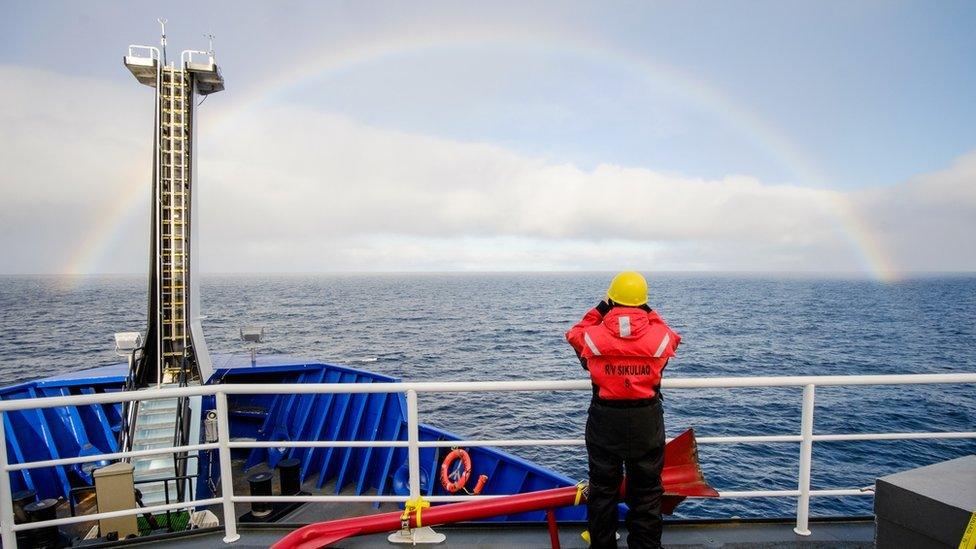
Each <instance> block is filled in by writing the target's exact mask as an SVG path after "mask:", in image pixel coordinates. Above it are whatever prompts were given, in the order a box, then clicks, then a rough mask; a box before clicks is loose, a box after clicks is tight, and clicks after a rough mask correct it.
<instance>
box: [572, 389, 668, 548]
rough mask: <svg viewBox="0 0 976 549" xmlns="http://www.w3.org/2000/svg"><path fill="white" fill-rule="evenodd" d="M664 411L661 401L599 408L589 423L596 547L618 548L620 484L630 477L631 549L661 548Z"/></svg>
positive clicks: (591, 523)
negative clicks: (637, 406)
mask: <svg viewBox="0 0 976 549" xmlns="http://www.w3.org/2000/svg"><path fill="white" fill-rule="evenodd" d="M664 443H665V438H664V411H663V409H662V407H661V403H660V401H655V403H654V404H651V405H649V406H644V407H640V408H612V407H608V406H603V405H601V404H599V403H596V402H593V403H591V404H590V410H589V417H588V418H587V420H586V451H587V454H588V457H589V466H590V486H589V493H588V495H587V501H586V510H587V520H588V527H589V531H590V547H593V548H594V549H604V548H608V547H617V540H616V537H615V536H616V531H617V522H618V516H619V511H618V508H617V505H618V503H619V502H620V497H619V491H620V483H621V481H622V480H623V475H624V470H625V469H626V473H627V496H626V498H625V499H624V503H626V504H627V507H628V511H627V516H626V519H625V522H626V525H627V532H628V536H627V547H629V548H630V549H637V548H640V549H644V548H657V547H661V530H662V527H663V522H662V520H661V496H662V495H663V494H664V488H663V486H662V485H661V469H662V468H663V467H664Z"/></svg>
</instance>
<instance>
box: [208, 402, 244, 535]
mask: <svg viewBox="0 0 976 549" xmlns="http://www.w3.org/2000/svg"><path fill="white" fill-rule="evenodd" d="M214 399H215V400H216V401H217V444H218V445H219V447H218V448H217V455H218V456H220V492H221V494H220V497H221V499H223V502H222V504H223V506H224V543H233V542H235V541H237V540H239V539H241V536H240V534H238V533H237V512H236V511H235V510H234V499H233V498H234V474H233V470H232V469H231V467H232V465H231V460H230V448H229V447H228V446H227V444H228V443H229V442H230V422H229V421H228V420H227V394H226V393H224V392H221V391H218V392H216V393H214Z"/></svg>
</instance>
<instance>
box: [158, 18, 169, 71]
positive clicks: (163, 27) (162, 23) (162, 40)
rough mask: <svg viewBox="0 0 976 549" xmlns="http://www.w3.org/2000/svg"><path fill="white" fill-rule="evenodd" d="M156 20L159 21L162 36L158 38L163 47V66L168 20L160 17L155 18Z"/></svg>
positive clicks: (164, 64) (164, 63)
mask: <svg viewBox="0 0 976 549" xmlns="http://www.w3.org/2000/svg"><path fill="white" fill-rule="evenodd" d="M156 21H159V28H160V34H162V38H160V40H159V43H160V45H162V47H163V66H164V67H165V66H166V21H168V20H167V19H164V18H162V17H160V18H159V19H156Z"/></svg>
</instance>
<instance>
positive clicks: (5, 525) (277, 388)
mask: <svg viewBox="0 0 976 549" xmlns="http://www.w3.org/2000/svg"><path fill="white" fill-rule="evenodd" d="M971 383H976V373H963V374H909V375H854V376H783V377H721V378H675V379H666V380H664V382H663V383H662V385H663V387H664V388H667V389H701V388H733V387H803V400H802V411H801V420H800V433H799V434H797V435H794V434H777V435H744V436H711V437H709V436H702V437H699V438H698V442H699V443H702V444H742V443H746V444H756V443H759V444H765V443H784V442H789V443H793V442H799V443H800V467H799V472H798V475H797V489H796V490H740V491H736V490H728V491H721V492H720V495H721V497H725V498H755V497H796V498H798V502H797V521H796V528H795V531H796V532H797V534H801V535H809V528H808V526H809V524H808V521H809V499H810V497H815V496H865V495H872V493H871V492H870V491H866V490H864V489H827V490H812V489H810V463H811V454H812V451H813V443H814V442H834V441H861V440H911V439H949V438H976V431H956V432H912V433H837V434H814V433H813V410H814V403H815V387H816V386H842V385H924V384H971ZM590 387H591V385H590V381H589V380H558V381H480V382H453V381H451V382H402V383H362V384H357V383H286V384H271V385H251V384H226V385H202V386H195V387H176V388H168V389H147V390H140V391H129V392H115V393H100V394H86V395H70V396H60V397H44V398H35V399H17V400H7V401H0V412H8V411H17V410H29V409H38V408H52V407H59V406H86V405H91V404H113V403H118V402H131V401H135V400H140V401H141V400H152V399H157V398H174V397H182V396H200V395H206V396H213V397H215V401H216V407H217V422H218V429H217V436H218V441H217V442H215V443H208V444H193V445H186V446H179V447H170V448H156V449H152V450H138V451H128V452H112V453H106V454H99V455H92V456H80V457H73V458H62V459H51V460H41V461H34V462H26V463H15V464H9V463H8V457H7V452H6V433H5V432H4V422H3V421H0V448H2V449H3V451H2V452H0V540H2V542H3V546H4V547H11V548H14V547H16V546H17V545H16V537H15V532H19V531H22V530H30V529H34V528H43V527H46V526H59V525H64V524H74V523H78V522H88V521H93V520H98V519H99V518H111V517H117V516H127V515H134V514H140V513H144V512H146V511H154V510H158V511H162V510H165V509H179V508H188V507H194V506H202V505H214V504H217V503H220V504H222V506H223V515H224V541H225V542H227V543H231V542H233V541H236V540H237V539H239V538H240V536H239V535H238V533H237V517H236V516H235V511H234V504H235V503H248V502H366V501H368V502H400V503H402V502H404V501H407V499H408V498H407V497H405V496H237V495H235V494H234V488H233V483H232V482H224V481H223V475H224V473H225V472H227V471H231V456H230V451H231V450H232V449H235V448H271V447H274V448H335V447H355V448H361V447H381V448H383V447H385V448H404V447H405V448H407V449H408V468H409V473H410V474H409V486H410V498H411V499H413V498H417V497H419V496H420V474H419V454H418V452H419V449H420V448H434V447H449V446H528V445H532V446H541V445H545V446H579V445H582V444H584V441H583V440H582V439H524V440H523V439H497V440H461V441H420V440H419V436H418V435H419V432H418V429H419V424H420V420H419V414H418V412H417V395H418V393H439V392H509V391H566V390H590ZM318 393H346V394H351V393H405V394H406V397H407V424H408V425H407V428H408V431H407V432H408V440H406V441H399V440H397V441H392V440H377V441H349V440H347V441H270V442H267V441H233V442H231V441H230V439H229V430H230V428H229V421H228V417H227V416H228V414H227V408H228V406H227V395H240V394H250V395H254V394H318ZM212 449H216V450H217V452H218V460H219V462H220V472H221V483H220V484H221V495H220V497H219V498H218V497H214V498H210V499H205V500H191V501H186V502H182V503H174V504H169V505H165V506H156V507H152V508H146V509H132V510H125V511H113V512H108V513H96V514H93V515H82V516H78V517H70V518H64V519H56V520H49V521H42V522H32V523H27V524H18V525H14V524H13V505H12V501H11V493H10V476H9V475H10V473H11V472H12V471H20V470H26V469H36V468H39V467H52V466H58V465H71V464H78V463H87V462H95V461H102V460H109V459H119V458H123V457H137V456H147V455H156V454H169V453H173V452H181V451H198V450H212ZM486 497H497V496H432V497H429V498H427V499H429V500H430V501H433V502H446V501H468V500H472V499H478V498H486ZM164 508H165V509H164Z"/></svg>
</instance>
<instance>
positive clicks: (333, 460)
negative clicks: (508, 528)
mask: <svg viewBox="0 0 976 549" xmlns="http://www.w3.org/2000/svg"><path fill="white" fill-rule="evenodd" d="M214 359H215V360H214V367H215V371H214V374H213V376H212V378H211V379H210V380H209V383H235V384H261V385H268V384H282V383H396V382H399V380H398V379H396V378H393V377H389V376H385V375H381V374H377V373H373V372H368V371H364V370H357V369H353V368H347V367H344V366H337V365H333V364H325V363H322V362H315V361H301V360H296V359H292V358H285V357H272V358H263V359H262V360H260V361H259V362H258V364H257V365H253V366H252V365H251V363H250V361H249V359H248V358H245V357H233V356H221V357H214ZM125 374H126V366H125V365H124V364H120V365H113V366H107V367H102V368H95V369H91V370H85V371H81V372H75V373H72V374H66V375H63V376H58V377H56V378H49V379H44V380H39V381H33V382H28V383H22V384H18V385H14V386H10V387H5V388H2V389H0V399H3V400H9V399H23V398H38V397H50V396H65V395H76V394H92V393H103V392H113V391H120V390H121V389H122V387H123V384H124V382H125ZM228 405H229V410H228V411H229V420H230V436H231V439H237V440H255V441H277V440H281V441H296V440H322V441H336V440H360V441H377V440H398V441H406V440H407V407H406V397H405V395H404V394H403V393H356V394H349V393H344V394H277V395H275V394H262V395H230V396H229V397H228ZM212 408H214V402H213V397H205V398H204V402H203V409H204V410H205V411H206V410H209V409H212ZM121 413H122V407H121V405H119V404H97V405H86V406H78V407H57V408H48V409H43V410H24V411H13V412H8V413H7V414H5V416H4V421H5V428H6V432H7V449H8V453H9V454H8V455H9V456H10V460H11V462H12V463H22V462H25V461H37V460H47V459H57V458H69V457H76V456H83V455H96V454H100V453H110V452H116V451H118V444H117V435H118V431H119V429H120V428H121V425H122V416H121ZM201 432H203V429H201ZM420 440H421V441H449V440H461V439H460V437H458V436H457V435H456V434H453V433H450V432H447V431H444V430H441V429H437V428H435V427H432V426H429V425H421V426H420ZM193 442H197V441H191V443H193ZM445 450H446V449H444V448H421V450H420V463H421V478H422V480H421V490H422V492H423V493H424V494H425V495H427V496H430V495H449V494H448V493H447V492H446V491H445V490H444V488H443V487H442V486H441V484H440V482H439V480H438V472H439V468H440V464H441V462H442V461H443V459H444V457H445V456H446V454H447V451H445ZM468 452H469V453H470V455H471V459H472V463H473V470H472V476H471V478H472V480H474V479H477V478H478V476H479V475H482V474H484V475H487V476H488V481H487V483H486V485H485V487H484V491H483V492H482V493H484V494H513V493H522V492H529V491H534V490H543V489H547V488H556V487H561V486H569V485H572V484H574V481H573V480H572V479H570V478H568V477H565V476H562V475H559V474H557V473H555V472H552V471H549V470H547V469H545V468H543V467H540V466H538V465H535V464H533V463H531V462H528V461H526V460H523V459H520V458H518V457H516V456H513V455H511V454H508V453H505V452H502V451H499V450H496V449H494V448H481V447H478V448H468ZM234 457H235V459H240V460H243V463H244V471H247V470H249V469H251V468H253V467H255V466H257V465H259V464H266V465H267V466H268V467H269V468H274V467H275V465H276V464H277V463H278V462H279V461H280V460H282V459H285V458H297V459H298V460H299V461H300V462H301V469H300V470H301V480H302V482H303V483H306V482H309V481H314V483H315V486H316V487H317V488H319V489H323V488H325V487H327V488H328V489H329V490H330V491H332V492H334V493H336V494H338V493H340V492H344V493H353V494H356V495H365V494H375V495H407V493H408V489H407V483H406V478H407V449H406V448H288V449H285V450H284V451H281V450H278V449H275V448H271V449H268V448H254V449H250V450H245V449H238V450H235V455H234ZM210 458H211V456H210V455H209V453H208V452H202V453H201V454H200V456H199V460H200V467H199V469H198V470H199V471H200V472H201V480H207V479H206V475H207V474H208V472H209V474H210V475H212V476H213V477H214V478H213V479H214V481H216V480H217V475H219V465H218V464H217V463H216V460H214V463H213V464H212V466H211V463H210ZM95 465H98V464H82V465H69V466H59V467H49V468H40V469H30V470H22V471H15V472H13V473H12V474H11V480H12V486H13V488H14V490H24V489H33V490H36V491H37V493H38V495H40V496H41V497H58V496H64V497H67V496H68V494H69V492H70V490H71V489H72V488H75V487H79V486H90V485H91V484H92V478H91V474H90V470H91V468H93V467H94V466H95ZM471 484H472V485H473V484H474V483H473V482H472V483H471ZM209 486H210V483H209V482H198V483H197V497H198V498H207V497H210V496H211V494H210V488H209ZM584 516H585V510H584V509H583V508H581V507H568V508H564V509H560V510H559V511H558V512H557V517H558V518H559V519H560V520H583V518H584ZM494 520H497V521H506V520H511V521H542V520H545V514H544V513H543V512H535V513H526V514H521V515H512V516H507V517H498V518H496V519H494Z"/></svg>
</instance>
